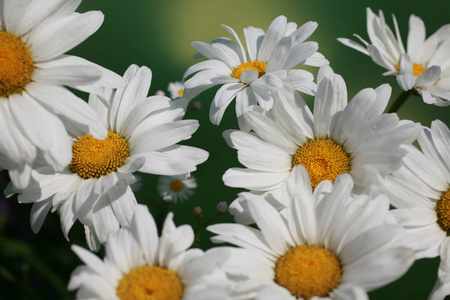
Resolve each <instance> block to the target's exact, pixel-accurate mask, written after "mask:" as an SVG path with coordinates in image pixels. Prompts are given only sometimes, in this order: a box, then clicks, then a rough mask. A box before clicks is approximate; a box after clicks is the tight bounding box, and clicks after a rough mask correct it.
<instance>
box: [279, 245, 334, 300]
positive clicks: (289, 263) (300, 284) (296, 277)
mask: <svg viewBox="0 0 450 300" xmlns="http://www.w3.org/2000/svg"><path fill="white" fill-rule="evenodd" d="M341 276H342V269H341V265H340V263H339V261H338V259H337V258H336V256H335V255H334V254H333V253H331V252H330V251H328V250H327V249H325V248H323V247H320V246H317V245H301V246H296V247H294V248H291V249H289V250H288V251H287V252H286V253H285V254H284V255H283V256H281V257H280V258H279V259H278V261H277V264H276V266H275V282H276V283H277V284H279V285H281V286H283V287H285V288H286V289H288V290H289V291H290V292H291V294H292V295H294V296H296V297H297V298H303V299H305V300H308V299H310V298H311V297H314V296H317V297H325V296H327V295H328V294H329V293H330V292H331V291H332V290H333V289H334V288H336V287H337V285H338V283H339V281H340V280H341Z"/></svg>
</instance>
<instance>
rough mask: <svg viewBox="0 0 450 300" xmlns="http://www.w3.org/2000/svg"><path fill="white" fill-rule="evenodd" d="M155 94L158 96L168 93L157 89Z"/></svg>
mask: <svg viewBox="0 0 450 300" xmlns="http://www.w3.org/2000/svg"><path fill="white" fill-rule="evenodd" d="M155 95H156V96H165V95H166V93H164V92H163V91H161V90H157V91H156V93H155Z"/></svg>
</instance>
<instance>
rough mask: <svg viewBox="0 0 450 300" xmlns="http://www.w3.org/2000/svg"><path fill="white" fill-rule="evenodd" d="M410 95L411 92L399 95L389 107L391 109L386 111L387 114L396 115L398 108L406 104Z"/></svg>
mask: <svg viewBox="0 0 450 300" xmlns="http://www.w3.org/2000/svg"><path fill="white" fill-rule="evenodd" d="M411 94H412V91H411V90H410V91H406V92H403V93H401V94H400V95H399V96H398V97H397V99H396V100H395V102H394V103H393V104H392V105H391V107H390V108H389V109H388V111H387V113H396V112H397V111H398V110H399V109H400V107H401V106H402V105H403V104H404V103H405V102H406V99H408V97H409V95H411Z"/></svg>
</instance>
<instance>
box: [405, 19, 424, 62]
mask: <svg viewBox="0 0 450 300" xmlns="http://www.w3.org/2000/svg"><path fill="white" fill-rule="evenodd" d="M424 41H425V25H424V23H423V21H422V20H421V19H420V18H419V17H417V16H415V15H411V16H410V17H409V32H408V42H407V45H408V46H407V52H408V54H409V55H411V58H412V59H413V60H417V58H418V57H419V56H420V53H421V51H422V46H423V43H424Z"/></svg>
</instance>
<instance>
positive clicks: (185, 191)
mask: <svg viewBox="0 0 450 300" xmlns="http://www.w3.org/2000/svg"><path fill="white" fill-rule="evenodd" d="M196 188H197V181H196V180H195V177H194V176H193V175H190V176H186V175H176V176H159V179H158V183H157V184H156V189H157V190H158V193H159V194H160V195H161V197H162V198H163V200H164V201H167V202H175V203H177V202H178V201H179V202H184V201H186V200H188V199H189V198H190V197H191V196H192V195H193V194H194V189H196Z"/></svg>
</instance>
